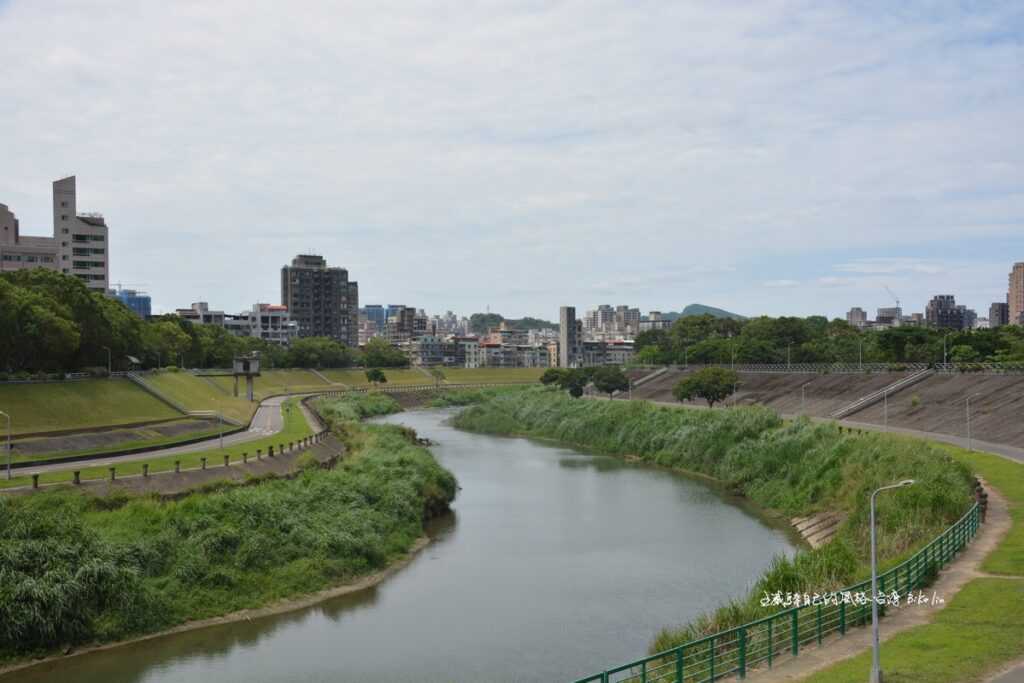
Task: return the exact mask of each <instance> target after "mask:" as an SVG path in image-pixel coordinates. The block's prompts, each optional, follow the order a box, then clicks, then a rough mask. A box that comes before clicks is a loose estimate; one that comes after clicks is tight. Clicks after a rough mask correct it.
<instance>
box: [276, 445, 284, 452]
mask: <svg viewBox="0 0 1024 683" xmlns="http://www.w3.org/2000/svg"><path fill="white" fill-rule="evenodd" d="M277 452H278V453H284V444H283V443H279V444H277Z"/></svg>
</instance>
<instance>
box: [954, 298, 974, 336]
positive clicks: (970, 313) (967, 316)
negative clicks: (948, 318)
mask: <svg viewBox="0 0 1024 683" xmlns="http://www.w3.org/2000/svg"><path fill="white" fill-rule="evenodd" d="M957 310H959V311H960V324H961V325H962V327H961V328H960V329H962V330H973V329H974V326H975V324H977V322H978V314H977V313H976V312H975V311H974V309H973V308H967V306H964V305H963V304H960V305H959V306H957Z"/></svg>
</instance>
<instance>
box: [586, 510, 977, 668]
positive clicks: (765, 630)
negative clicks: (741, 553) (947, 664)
mask: <svg viewBox="0 0 1024 683" xmlns="http://www.w3.org/2000/svg"><path fill="white" fill-rule="evenodd" d="M980 523H981V515H980V508H979V505H978V503H975V504H974V505H973V506H971V508H970V509H969V510H968V511H967V512H966V513H965V514H964V516H963V517H961V518H960V519H959V520H957V522H956V523H954V524H953V525H952V526H950V527H949V528H948V529H946V530H945V531H943V532H942V533H941V534H940V535H939V536H937V537H936V538H935V539H934V540H932V542H931V543H929V544H928V545H926V546H925V547H924V548H922V549H921V550H919V551H917V552H916V553H914V555H913V556H911V557H910V558H909V559H907V560H904V561H903V562H902V563H900V564H899V565H897V566H895V567H893V568H892V569H890V570H889V571H887V572H885V573H884V574H881V575H879V577H878V592H879V595H883V594H884V595H886V596H889V595H891V594H892V592H893V591H896V592H897V593H898V594H899V595H900V596H903V597H905V596H906V595H908V594H909V593H910V591H912V590H915V589H920V588H923V587H924V586H925V585H927V584H928V583H930V582H931V580H932V578H933V577H934V574H935V572H937V571H938V569H940V568H941V567H943V566H944V565H946V564H947V563H949V562H950V561H951V560H952V559H953V558H954V557H956V555H957V553H959V552H960V551H961V550H963V548H964V547H965V546H966V545H967V543H968V542H969V541H970V540H971V539H972V538H974V536H975V534H976V533H977V532H978V528H979V524H980ZM861 594H866V595H867V596H868V600H866V601H857V600H855V599H853V598H855V597H856V596H859V595H861ZM828 595H829V596H833V595H839V596H840V598H841V599H840V600H838V601H837V602H836V603H835V604H834V602H833V601H832V600H830V601H829V602H828V604H823V603H822V601H819V602H818V603H817V604H814V603H813V601H808V602H811V604H808V605H801V606H799V607H792V608H789V609H786V610H783V611H781V612H777V613H775V614H772V615H771V616H767V617H764V618H763V619H758V620H757V621H752V622H750V623H748V624H744V625H742V626H737V627H736V628H732V629H729V630H728V631H722V632H720V633H716V634H714V635H710V636H706V637H704V638H700V639H699V640H693V641H690V642H688V643H684V644H683V645H680V646H678V647H675V648H672V649H671V650H666V651H664V652H659V653H657V654H654V655H651V656H649V657H644V658H643V659H638V660H636V661H634V662H630V663H628V664H623V665H621V666H616V667H613V668H611V669H606V670H604V671H602V672H601V673H597V674H593V675H591V676H587V677H585V678H580V679H577V680H576V682H575V683H620V682H624V681H628V682H630V683H714V681H718V680H721V679H723V678H727V677H738V678H746V677H747V674H749V673H751V672H752V671H753V670H754V669H756V668H758V667H762V666H764V667H767V668H771V667H772V666H774V665H775V664H776V663H777V662H779V661H782V660H784V659H789V658H793V657H797V656H799V654H800V652H801V650H803V649H805V648H806V647H807V646H808V645H817V646H819V647H822V646H827V643H825V638H826V637H828V636H831V635H832V634H838V635H840V636H842V635H844V634H845V633H846V632H847V630H849V629H850V628H855V627H858V626H862V625H864V624H867V623H870V622H871V602H870V596H871V581H870V579H868V580H865V581H861V582H860V583H857V584H854V585H853V586H850V587H848V588H844V589H842V590H840V591H835V592H834V593H829V594H828ZM847 598H851V599H850V600H849V601H848V600H847ZM858 603H859V604H858ZM879 614H880V616H883V615H884V614H885V606H884V605H882V604H880V606H879Z"/></svg>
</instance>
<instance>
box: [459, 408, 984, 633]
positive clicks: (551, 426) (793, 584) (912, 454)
mask: <svg viewBox="0 0 1024 683" xmlns="http://www.w3.org/2000/svg"><path fill="white" fill-rule="evenodd" d="M453 423H454V424H455V426H457V427H460V428H462V429H468V430H473V431H480V432H488V433H500V434H519V435H524V436H535V437H542V438H550V439H556V440H559V441H561V442H564V443H567V444H572V445H577V446H581V447H585V448H587V449H589V450H594V451H598V452H603V453H609V454H615V455H631V456H636V457H638V458H640V459H642V460H644V461H647V462H650V463H655V464H658V465H662V466H666V467H672V468H677V469H681V470H686V471H689V472H693V473H699V474H702V475H706V476H710V477H713V478H714V479H716V480H718V481H720V482H722V483H723V484H724V485H725V486H726V487H728V488H729V489H730V490H731V491H733V492H735V493H737V494H740V495H743V496H745V497H747V498H749V499H750V500H752V501H754V502H755V503H757V504H758V505H760V506H761V507H762V508H765V509H767V510H770V511H773V512H775V513H778V514H780V515H784V516H786V517H792V516H805V515H809V514H812V513H815V512H820V511H834V512H840V513H843V514H844V515H845V516H846V519H845V521H844V522H843V524H842V525H841V526H840V528H839V530H838V532H837V534H836V536H835V538H834V540H833V541H832V542H830V543H829V544H827V545H825V546H824V547H822V548H819V549H817V550H807V551H801V552H798V553H797V554H796V556H795V557H794V558H792V559H790V558H786V557H777V558H775V559H774V561H773V564H772V566H771V567H770V568H769V569H768V570H767V571H766V572H765V574H764V575H763V576H762V577H761V578H760V580H759V581H758V582H757V583H756V584H755V585H754V586H753V587H752V590H751V591H750V593H749V594H748V595H747V596H744V597H743V598H740V599H737V600H734V601H731V602H730V603H728V604H727V605H725V606H723V607H722V608H720V609H719V610H717V611H715V612H714V613H711V614H708V615H704V616H703V617H701V618H699V619H697V620H695V621H694V622H692V623H690V624H687V625H684V626H682V627H680V628H672V629H666V630H665V631H664V632H662V633H661V634H660V635H659V636H658V638H657V639H656V640H655V642H654V643H653V644H652V651H654V652H659V651H661V650H664V649H668V648H670V647H673V646H675V645H679V644H681V643H684V642H687V641H688V640H692V639H693V638H696V637H700V636H703V635H707V634H710V633H714V632H716V631H719V630H722V629H726V628H730V627H732V626H737V625H739V624H742V623H745V622H746V621H749V620H752V619H754V618H757V617H759V616H763V615H764V614H766V613H768V611H769V610H766V609H765V608H761V607H760V605H759V600H760V597H761V596H762V594H763V591H765V590H768V591H770V592H774V591H779V590H780V591H783V592H786V591H797V590H799V591H801V592H815V591H818V592H821V591H824V590H830V589H834V588H839V587H842V586H844V585H847V584H849V583H852V582H853V581H855V580H857V579H859V578H861V577H862V576H863V575H864V573H865V571H866V568H865V558H866V557H867V549H868V545H869V538H868V534H869V529H868V524H867V520H868V500H869V497H870V494H871V491H873V490H874V489H875V488H877V487H879V486H881V485H884V484H888V483H891V482H893V481H896V480H900V479H906V478H913V479H915V480H916V481H917V483H916V484H915V485H914V486H912V487H910V488H907V489H901V490H900V491H899V492H895V493H893V494H892V495H888V496H882V497H880V498H879V500H878V510H879V516H878V517H879V525H878V526H879V539H880V544H879V554H880V557H881V558H882V559H883V561H885V562H887V563H894V562H896V561H897V560H898V558H900V557H902V556H904V555H906V554H907V553H909V552H911V551H912V550H913V549H914V548H915V547H918V546H920V545H922V544H923V543H924V542H927V541H928V540H930V539H931V538H933V537H934V536H935V535H937V534H938V533H939V532H940V531H941V530H942V529H944V528H945V527H947V526H948V525H949V524H951V523H953V522H954V521H956V519H958V518H959V517H960V515H962V514H963V512H964V511H965V510H966V509H967V507H968V506H969V504H970V492H971V485H972V482H973V477H972V476H971V473H970V471H969V470H968V469H967V468H966V467H965V466H963V465H962V464H960V463H958V462H956V461H954V460H953V459H952V458H951V457H950V456H949V454H948V453H946V452H945V451H943V450H941V449H939V448H936V447H934V446H931V445H929V444H927V443H925V442H922V441H916V440H911V439H905V438H898V437H891V436H888V435H884V434H851V433H849V432H840V431H839V428H838V427H837V426H836V425H834V424H824V423H812V422H810V421H808V420H806V419H800V420H796V421H793V422H783V421H782V420H781V419H780V418H779V417H778V416H777V415H775V414H774V413H773V412H771V411H769V410H768V409H766V408H761V407H749V408H732V409H719V410H684V409H676V408H668V407H660V406H654V405H651V404H648V403H642V402H626V401H586V400H578V399H572V398H569V397H567V396H565V395H564V394H563V393H561V392H556V391H553V390H548V389H544V388H533V389H529V390H526V391H520V392H513V393H505V394H500V395H495V396H493V397H492V398H490V399H488V400H486V401H485V402H483V403H479V404H476V405H472V406H470V407H468V408H466V410H464V411H462V412H461V413H460V414H459V415H457V416H456V417H455V419H454V420H453Z"/></svg>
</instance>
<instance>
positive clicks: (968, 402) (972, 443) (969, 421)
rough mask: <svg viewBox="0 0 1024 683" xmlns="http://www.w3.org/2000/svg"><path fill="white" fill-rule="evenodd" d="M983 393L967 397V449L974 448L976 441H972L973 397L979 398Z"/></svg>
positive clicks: (971, 449)
mask: <svg viewBox="0 0 1024 683" xmlns="http://www.w3.org/2000/svg"><path fill="white" fill-rule="evenodd" d="M978 396H981V394H971V395H970V396H968V397H967V450H969V451H973V450H974V442H973V441H971V399H972V398H977V397H978Z"/></svg>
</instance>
